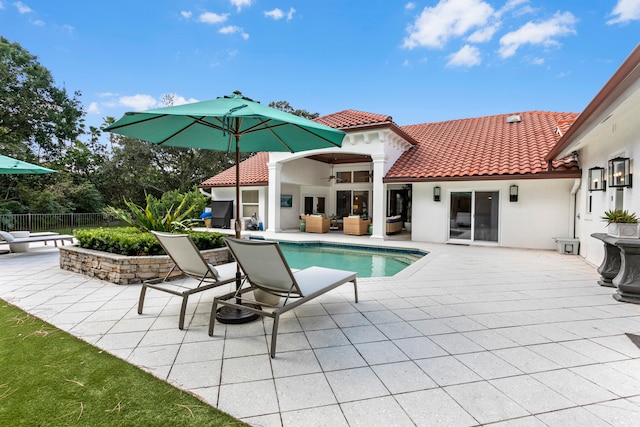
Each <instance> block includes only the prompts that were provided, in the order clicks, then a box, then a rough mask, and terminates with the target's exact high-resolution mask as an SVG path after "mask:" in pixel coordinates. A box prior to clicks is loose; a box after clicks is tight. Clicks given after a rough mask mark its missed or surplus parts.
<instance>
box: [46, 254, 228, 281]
mask: <svg viewBox="0 0 640 427" xmlns="http://www.w3.org/2000/svg"><path fill="white" fill-rule="evenodd" d="M58 249H59V250H60V268H61V269H63V270H69V271H73V272H75V273H80V274H84V275H86V276H89V277H95V278H98V279H101V280H106V281H108V282H112V283H115V284H116V285H129V284H132V283H142V282H143V281H145V280H148V279H156V278H161V277H164V276H165V275H166V274H167V272H168V271H169V270H170V269H171V267H172V266H173V261H171V259H170V258H169V256H168V255H155V256H125V255H117V254H111V253H108V252H102V251H94V250H92V249H84V248H79V247H77V246H69V245H67V246H61V247H59V248H58ZM201 253H202V256H203V257H204V259H205V260H207V262H209V263H210V264H213V265H217V264H224V263H226V262H229V260H230V254H229V250H228V249H227V248H218V249H209V250H206V251H201ZM177 274H179V273H177Z"/></svg>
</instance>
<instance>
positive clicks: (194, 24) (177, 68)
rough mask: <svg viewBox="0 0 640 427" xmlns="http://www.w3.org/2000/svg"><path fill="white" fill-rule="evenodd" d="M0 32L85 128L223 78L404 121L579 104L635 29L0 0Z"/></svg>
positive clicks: (429, 11) (631, 13)
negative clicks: (67, 97) (66, 95)
mask: <svg viewBox="0 0 640 427" xmlns="http://www.w3.org/2000/svg"><path fill="white" fill-rule="evenodd" d="M0 35H2V36H4V37H5V38H7V39H9V40H10V41H12V42H18V43H19V44H21V45H22V46H23V47H24V48H25V49H27V50H28V51H29V52H30V53H32V54H33V55H36V56H37V57H38V60H39V61H40V63H41V64H42V65H43V66H45V67H46V68H48V69H49V70H50V71H51V72H52V74H53V77H54V79H55V81H56V85H57V86H64V87H66V89H67V90H68V91H69V92H70V93H73V92H74V91H80V92H81V93H82V96H81V98H80V99H81V101H82V103H83V105H84V108H85V111H86V112H87V116H86V122H87V124H89V125H93V126H99V125H100V124H101V123H102V119H103V118H104V117H106V116H113V117H116V118H119V117H120V116H121V115H122V114H123V113H124V112H125V111H132V110H144V109H149V108H155V107H161V106H164V104H163V96H164V95H166V94H171V95H172V96H173V98H174V100H175V102H174V103H175V104H179V103H184V102H193V101H203V100H208V99H213V98H216V97H218V96H223V95H228V94H230V93H231V92H233V91H234V90H241V91H242V92H243V94H244V95H246V96H248V97H250V98H252V99H254V100H257V101H260V102H262V103H264V104H268V103H269V102H271V101H280V100H285V101H288V102H289V103H290V104H291V105H292V106H293V107H294V108H300V109H305V110H307V111H310V112H318V113H320V114H321V115H325V114H331V113H334V112H338V111H341V110H345V109H355V110H360V111H366V112H371V113H377V114H385V115H390V116H392V117H393V119H394V121H395V122H396V123H397V124H399V125H408V124H414V123H425V122H434V121H443V120H450V119H460V118H466V117H478V116H485V115H493V114H508V113H515V112H519V111H529V110H542V111H562V112H581V111H582V110H583V109H584V107H586V105H587V104H588V102H589V101H591V99H592V98H593V97H594V96H595V95H596V93H597V92H598V90H600V89H601V88H602V86H603V85H604V83H605V82H606V81H607V80H608V79H609V77H610V76H611V75H612V74H613V73H614V72H615V70H616V69H617V68H618V67H619V66H620V64H621V63H622V61H624V59H625V58H626V57H627V56H628V55H629V53H630V52H631V51H632V50H633V48H634V47H635V46H636V44H638V42H640V0H596V1H584V0H555V1H546V0H544V1H543V0H502V1H493V0H429V1H412V2H399V1H392V0H387V1H384V0H367V1H360V0H354V1H335V0H322V1H308V0H307V1H295V0H282V1H281V0H276V1H270V0H208V1H204V0H203V1H193V0H182V1H175V0H174V1H169V0H154V1H151V0H129V1H121V0H110V1H106V2H105V1H102V2H96V1H87V0H83V1H78V0H76V1H72V0H66V1H51V0H38V1H33V0H31V1H30V0H24V1H21V2H14V1H10V0H0Z"/></svg>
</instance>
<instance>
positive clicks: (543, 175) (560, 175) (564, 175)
mask: <svg viewBox="0 0 640 427" xmlns="http://www.w3.org/2000/svg"><path fill="white" fill-rule="evenodd" d="M581 176H582V173H581V171H579V170H571V171H562V172H540V173H529V174H512V175H476V176H439V177H428V178H417V177H393V178H383V180H382V182H383V183H385V184H399V183H414V182H461V181H468V182H470V181H508V180H516V179H517V180H521V179H573V178H580V177H581Z"/></svg>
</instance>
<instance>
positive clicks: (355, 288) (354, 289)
mask: <svg viewBox="0 0 640 427" xmlns="http://www.w3.org/2000/svg"><path fill="white" fill-rule="evenodd" d="M356 282H357V279H353V291H354V293H355V295H356V303H357V302H358V284H357V283H356Z"/></svg>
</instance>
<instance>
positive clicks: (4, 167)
mask: <svg viewBox="0 0 640 427" xmlns="http://www.w3.org/2000/svg"><path fill="white" fill-rule="evenodd" d="M52 172H57V171H55V170H53V169H47V168H43V167H42V166H38V165H34V164H32V163H27V162H23V161H22V160H18V159H14V158H13V157H7V156H3V155H2V154H0V174H1V175H13V174H41V173H52Z"/></svg>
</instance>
